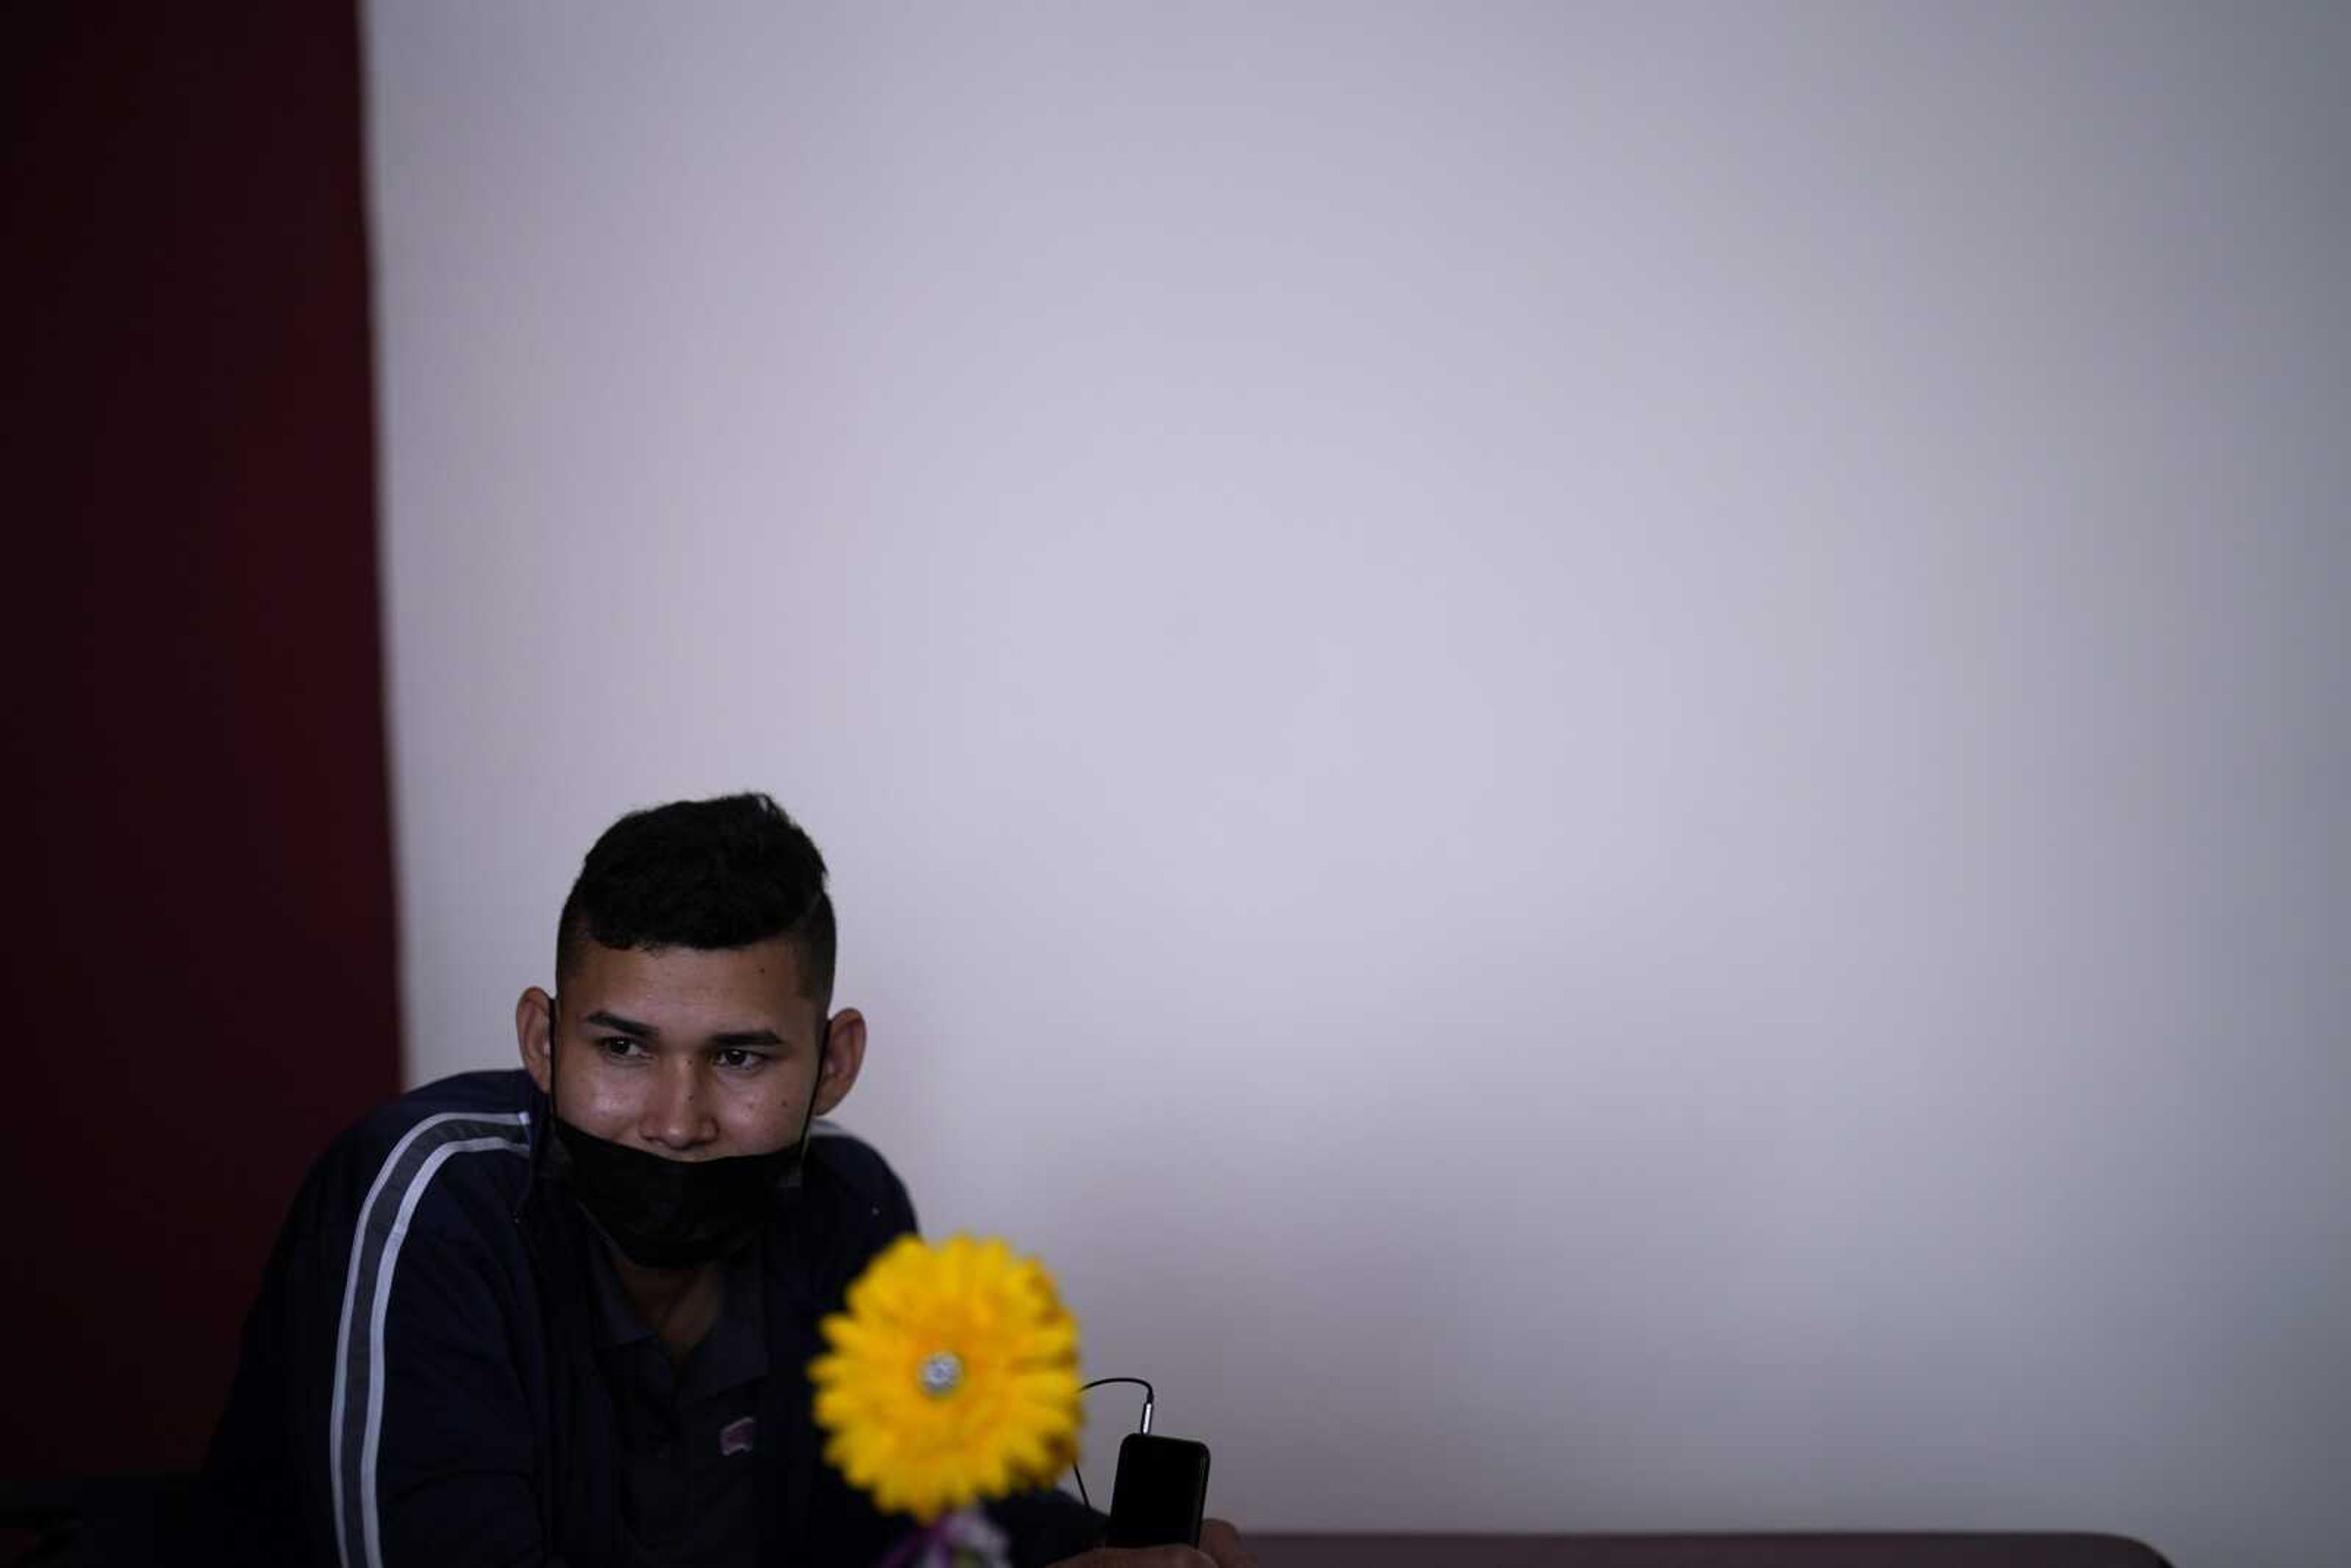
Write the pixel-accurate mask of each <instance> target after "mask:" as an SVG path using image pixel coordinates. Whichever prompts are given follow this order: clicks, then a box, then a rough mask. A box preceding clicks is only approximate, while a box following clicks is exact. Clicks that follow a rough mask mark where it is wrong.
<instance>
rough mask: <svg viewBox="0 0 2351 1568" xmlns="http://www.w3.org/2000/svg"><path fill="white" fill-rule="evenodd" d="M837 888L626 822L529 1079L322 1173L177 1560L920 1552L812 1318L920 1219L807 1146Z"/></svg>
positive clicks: (1069, 1521)
mask: <svg viewBox="0 0 2351 1568" xmlns="http://www.w3.org/2000/svg"><path fill="white" fill-rule="evenodd" d="M824 883H825V866H824V861H823V858H822V856H821V855H820V854H819V853H818V852H817V848H816V846H815V844H813V843H812V842H810V840H809V838H808V836H807V834H805V833H804V832H802V831H800V830H799V827H798V826H797V825H795V824H794V823H793V822H792V821H791V820H790V819H789V817H787V816H786V815H785V814H784V813H783V812H782V811H781V810H778V808H777V807H776V805H775V803H774V802H773V801H771V800H768V799H767V798H766V797H765V796H762V795H737V796H732V797H727V798H725V799H720V800H704V801H691V802H679V803H676V804H674V805H668V806H663V807H659V808H656V809H653V810H646V811H640V812H637V813H634V814H632V815H631V816H628V817H624V818H622V820H621V821H619V822H618V823H616V824H614V825H613V826H612V827H611V829H610V830H609V831H606V832H605V834H604V835H603V837H602V838H601V839H599V840H598V841H597V842H596V844H595V846H594V848H592V849H590V851H589V852H588V857H587V860H586V862H585V863H584V864H583V865H582V867H581V869H580V877H579V880H578V882H577V883H575V884H574V885H573V887H572V889H571V893H570V895H569V897H568V898H567V899H566V900H565V901H564V906H563V913H562V915H561V918H560V920H559V924H558V928H557V939H556V990H555V992H554V993H553V994H552V995H550V994H549V992H547V991H544V990H541V989H539V988H537V987H532V988H529V989H528V990H526V991H525V992H524V993H523V994H522V998H521V1000H520V1002H519V1003H518V1004H517V1008H516V1012H515V1032H516V1035H517V1039H518V1040H519V1042H520V1045H521V1050H522V1061H523V1071H518V1072H517V1071H506V1072H474V1073H465V1074H462V1075H460V1076H458V1077H455V1078H451V1079H446V1080H444V1081H443V1082H439V1083H434V1084H430V1085H427V1086H426V1087H424V1088H422V1089H418V1090H415V1091H413V1092H410V1093H408V1094H405V1095H403V1096H402V1097H401V1098H400V1099H398V1100H396V1101H394V1102H393V1103H392V1104H390V1105H388V1106H386V1107H384V1108H383V1109H381V1110H380V1111H378V1112H377V1113H375V1114H373V1115H372V1116H371V1117H369V1118H368V1119H366V1120H365V1121H363V1122H361V1123H360V1124H359V1125H358V1126H357V1127H354V1128H353V1129H351V1131H350V1132H349V1133H347V1134H344V1135H343V1137H342V1138H340V1140H338V1142H337V1143H336V1144H335V1145H333V1147H331V1148H330V1149H329V1151H328V1152H327V1154H326V1155H324V1156H323V1157H322V1158H321V1159H320V1161H319V1165H318V1166H317V1167H316V1168H315V1169H314V1170H313V1171H312V1173H311V1175H310V1177H309V1179H308V1182H307V1183H306V1184H305V1185H304V1187H303V1190H302V1192H301V1194H300V1195H299V1197H298V1198H297V1199H296V1202H295V1206H294V1211H293V1213H292V1215H291V1216H290V1217H289V1218H288V1220H287V1225H286V1228H285V1231H284V1233H283V1235H282V1236H281V1237H280V1238H279V1241H278V1245H277V1249H276V1252H275V1254H274V1255H273V1257H272V1258H271V1260H270V1263H269V1267H268V1270H267V1273H266V1276H265V1278H264V1281H263V1285H262V1290H261V1295H260V1299H259V1300H258V1301H257V1302H256V1305H255V1307H254V1309H253V1312H252V1314H251V1316H250V1317H249V1318H248V1320H247V1322H246V1333H245V1347H244V1358H243V1362H242V1364H241V1365H240V1367H239V1370H238V1375H237V1379H236V1384H235V1388H234V1390H233V1392H232V1394H231V1397H230V1403H229V1408H228V1411H227V1413H226V1415H225V1416H224V1417H223V1420H222V1424H221V1428H220V1431H219V1432H218V1434H217V1435H216V1436H215V1437H214V1444H213V1449H212V1453H211V1456H210V1458H209V1459H208V1461H207V1464H206V1473H205V1489H204V1490H205V1494H206V1507H207V1516H208V1519H209V1525H208V1528H207V1531H206V1536H205V1539H204V1542H202V1543H201V1549H200V1552H199V1555H201V1556H204V1557H205V1558H206V1559H208V1560H214V1561H224V1562H225V1561H235V1562H240V1563H273V1564H275V1563H317V1564H321V1565H328V1564H333V1565H337V1568H384V1565H388V1564H389V1565H406V1564H426V1565H429V1568H464V1565H466V1564H474V1563H482V1564H493V1563H494V1564H500V1565H509V1564H513V1565H520V1564H539V1563H549V1564H552V1563H567V1564H572V1565H574V1568H585V1565H587V1564H611V1565H612V1568H638V1565H652V1564H664V1565H666V1564H680V1565H685V1564H695V1565H699V1564H722V1563H726V1564H732V1563H746V1564H748V1563H788V1564H796V1565H797V1564H834V1563H839V1564H842V1565H844V1568H865V1565H868V1564H872V1563H878V1562H880V1561H881V1560H882V1559H883V1557H884V1556H885V1555H887V1554H888V1552H890V1551H891V1549H892V1548H893V1546H894V1545H896V1544H897V1543H898V1542H901V1541H903V1540H904V1538H905V1536H906V1535H907V1533H908V1532H909V1531H910V1529H911V1525H910V1521H906V1520H904V1519H892V1518H885V1517H883V1516H882V1515H881V1514H879V1513H878V1512H877V1511H875V1510H874V1508H873V1507H872V1505H871V1504H870V1503H868V1502H867V1501H866V1500H865V1499H864V1498H863V1497H862V1495H861V1494H859V1493H857V1492H855V1491H853V1490H852V1489H850V1488H849V1487H848V1486H847V1485H846V1484H845V1483H844V1482H843V1481H842V1479H841V1477H840V1476H839V1475H838V1474H837V1473H836V1472H835V1471H834V1470H833V1469H831V1467H830V1466H828V1465H826V1464H825V1463H824V1462H823V1460H822V1458H821V1454H820V1448H821V1441H820V1434H819V1433H818V1431H817V1430H816V1428H815V1427H814V1425H813V1422H812V1420H811V1417H810V1390H809V1384H808V1379H807V1376H806V1371H805V1369H806V1367H807V1365H808V1363H809V1361H810V1358H811V1357H813V1356H814V1355H816V1354H818V1352H819V1350H820V1340H819V1337H818V1332H817V1323H818V1321H819V1319H820V1318H821V1317H822V1316H824V1315H825V1314H826V1313H827V1312H831V1311H834V1310H836V1309H837V1308H838V1307H839V1306H840V1303H841V1298H842V1295H843V1292H844V1291H845V1290H846V1288H847V1286H848V1284H849V1282H850V1281H852V1279H854V1278H855V1277H856V1275H857V1274H858V1273H859V1272H860V1271H861V1270H862V1269H863V1268H864V1266H865V1263H866V1261H867V1260H869V1259H871V1258H872V1256H873V1254H874V1253H875V1252H877V1251H879V1250H880V1249H881V1248H882V1247H883V1245H884V1244H885V1243H887V1242H888V1241H889V1240H891V1239H893V1238H894V1237H896V1236H898V1235H900V1234H903V1233H904V1232H906V1231H910V1230H912V1229H913V1228H914V1211H913V1208H912V1207H911V1205H910V1204H909V1202H908V1200H907V1197H906V1193H905V1189H904V1187H903V1186H901V1185H900V1184H899V1182H898V1179H897V1177H896V1176H894V1175H893V1174H892V1172H891V1170H890V1168H889V1166H887V1165H886V1164H884V1163H883V1159H882V1157H881V1156H880V1155H878V1154H876V1153H875V1152H874V1151H873V1150H872V1149H871V1148H869V1147H867V1146H866V1145H863V1144H862V1143H859V1142H858V1141H857V1140H855V1139H854V1138H852V1137H849V1136H847V1135H846V1134H841V1133H840V1132H838V1131H836V1130H834V1129H832V1128H831V1127H830V1126H829V1125H827V1124H824V1123H822V1122H820V1120H819V1118H820V1117H822V1116H824V1115H826V1114H827V1113H830V1112H831V1111H832V1110H833V1109H834V1108H835V1107H836V1106H838V1105H839V1104H840V1103H841V1101H842V1099H844V1098H845V1097H846V1096H847V1095H848V1093H849V1092H850V1090H851V1089H852V1087H854V1086H855V1084H856V1082H857V1076H858V1072H859V1071H860V1070H861V1069H862V1066H863V1064H864V1061H865V1045H866V1030H865V1020H864V1019H863V1018H862V1017H861V1016H860V1015H859V1014H858V1012H857V1011H856V1010H855V1009H841V1010H840V1011H838V1012H835V1011H832V1010H831V991H832V980H833V956H834V928H833V915H832V904H831V898H830V897H829V896H828V895H827V894H826V892H825V885H824ZM993 1511H994V1512H995V1514H996V1517H997V1520H998V1523H999V1524H1001V1525H1002V1526H1003V1527H1004V1528H1005V1529H1006V1531H1008V1534H1009V1535H1010V1537H1011V1539H1012V1542H1013V1548H1014V1555H1015V1559H1016V1561H1017V1562H1019V1563H1022V1564H1024V1565H1025V1564H1040V1563H1051V1562H1055V1561H1061V1560H1066V1561H1070V1562H1071V1563H1083V1564H1088V1565H1095V1564H1100V1565H1103V1568H1107V1565H1109V1564H1112V1563H1119V1564H1125V1565H1128V1568H1144V1564H1152V1565H1155V1568H1156V1565H1159V1564H1165V1565H1167V1568H1175V1565H1176V1564H1179V1563H1180V1564H1191V1565H1196V1568H1208V1564H1209V1563H1211V1562H1213V1563H1216V1564H1217V1568H1235V1565H1237V1564H1240V1563H1246V1562H1247V1561H1248V1560H1249V1559H1248V1556H1247V1553H1246V1552H1245V1551H1244V1550H1243V1549H1242V1548H1241V1546H1240V1544H1239V1542H1238V1536H1237V1535H1236V1534H1235V1533H1234V1532H1233V1531H1232V1530H1231V1528H1230V1526H1228V1525H1226V1524H1223V1523H1222V1522H1221V1521H1212V1522H1211V1526H1210V1529H1209V1530H1208V1531H1207V1533H1206V1535H1205V1537H1204V1544H1205V1545H1207V1548H1208V1551H1207V1553H1206V1554H1203V1553H1199V1552H1190V1551H1188V1550H1184V1549H1174V1548H1170V1549H1162V1550H1159V1551H1155V1552H1106V1551H1089V1550H1087V1549H1088V1548H1089V1547H1091V1546H1092V1545H1093V1544H1094V1542H1098V1541H1099V1540H1100V1539H1101V1525H1102V1519H1101V1516H1100V1515H1098V1514H1096V1513H1094V1512H1093V1511H1091V1510H1089V1509H1086V1508H1083V1507H1081V1505H1080V1504H1079V1503H1077V1502H1076V1501H1075V1500H1072V1499H1070V1498H1068V1497H1066V1496H1064V1495H1063V1494H1061V1493H1059V1492H1042V1493H1037V1494H1033V1495H1030V1496H1027V1497H1023V1498H1018V1499H1014V1500H1008V1501H1007V1502H1005V1503H1003V1504H1000V1505H998V1506H997V1507H996V1508H995V1509H994V1510H993Z"/></svg>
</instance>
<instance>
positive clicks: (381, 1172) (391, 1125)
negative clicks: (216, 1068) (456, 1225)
mask: <svg viewBox="0 0 2351 1568" xmlns="http://www.w3.org/2000/svg"><path fill="white" fill-rule="evenodd" d="M532 1092H533V1089H532V1085H531V1082H530V1077H529V1075H528V1073H526V1072H524V1071H521V1070H520V1069H519V1068H517V1069H514V1070H512V1071H503V1072H499V1071H490V1072H461V1073H459V1074H457V1075H456V1076H455V1077H452V1078H444V1079H441V1080H439V1081H438V1082H432V1083H426V1084H423V1085H421V1086H419V1087H417V1088H414V1089H412V1090H410V1091H408V1092H406V1093H404V1094H402V1095H400V1096H398V1097H397V1098H395V1099H392V1100H388V1101H386V1102H385V1103H382V1104H381V1105H379V1106H377V1107H376V1108H375V1109H374V1110H373V1111H371V1112H369V1113H367V1114H366V1115H364V1116H362V1117H360V1119H359V1120H358V1121H357V1122H355V1123H353V1124H351V1125H350V1128H348V1129H347V1130H346V1131H345V1132H344V1133H343V1134H342V1135H341V1136H340V1137H339V1138H337V1139H336V1140H335V1141H334V1143H333V1144H331V1145H329V1146H328V1149H327V1151H326V1153H325V1154H323V1155H320V1156H319V1164H318V1166H317V1168H316V1169H315V1170H314V1171H313V1173H312V1181H313V1184H314V1186H317V1187H319V1189H321V1190H320V1196H321V1197H329V1198H330V1199H331V1200H333V1201H335V1203H336V1206H337V1207H343V1208H347V1209H350V1210H354V1211H356V1210H357V1209H360V1208H362V1207H371V1206H373V1205H375V1204H376V1203H378V1202H381V1201H384V1200H385V1199H386V1197H387V1195H388V1194H397V1195H399V1197H392V1198H391V1199H390V1201H392V1202H394V1203H398V1202H400V1201H401V1200H402V1198H404V1197H406V1196H407V1195H408V1194H411V1193H414V1194H417V1195H420V1196H421V1195H422V1194H423V1192H424V1191H425V1190H426V1189H427V1188H428V1186H430V1187H435V1188H440V1189H442V1190H446V1189H447V1187H448V1186H449V1185H450V1184H451V1183H452V1182H453V1181H454V1182H455V1183H456V1184H459V1185H465V1184H468V1183H470V1182H474V1181H478V1180H481V1179H484V1178H487V1179H488V1180H490V1181H492V1182H494V1183H495V1184H496V1185H497V1186H502V1187H503V1186H508V1185H514V1184H517V1183H518V1182H519V1179H520V1178H521V1176H522V1174H523V1167H522V1166H521V1164H520V1162H516V1164H515V1165H514V1166H513V1167H512V1168H511V1169H509V1168H508V1166H507V1162H506V1161H504V1160H492V1161H480V1160H468V1159H463V1158H460V1156H463V1155H476V1154H484V1153H488V1154H507V1153H511V1154H528V1152H529V1149H530V1123H531V1096H532ZM444 1170H445V1171H447V1172H448V1173H450V1175H449V1176H446V1177H444V1175H443V1173H444ZM412 1207H413V1206H412Z"/></svg>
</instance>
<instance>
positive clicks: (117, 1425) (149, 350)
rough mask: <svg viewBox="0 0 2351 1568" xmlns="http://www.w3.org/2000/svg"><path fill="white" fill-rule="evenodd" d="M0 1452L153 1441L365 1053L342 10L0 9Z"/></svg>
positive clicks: (352, 328) (357, 396)
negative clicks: (1, 690)
mask: <svg viewBox="0 0 2351 1568" xmlns="http://www.w3.org/2000/svg"><path fill="white" fill-rule="evenodd" d="M0 72H5V100H0V113H5V153H0V156H5V225H6V235H5V249H6V261H5V267H6V280H7V295H6V298H7V305H8V311H7V314H8V319H9V321H10V328H9V331H8V338H9V346H8V350H7V354H6V370H5V378H6V379H5V387H6V394H5V395H6V405H5V420H0V425H5V429H0V442H5V471H0V481H4V482H5V491H0V515H5V517H6V518H7V523H6V530H5V531H6V538H7V547H6V555H5V558H0V559H5V561H6V564H5V567H0V570H5V576H6V579H7V582H8V592H7V601H8V606H9V610H8V615H7V617H6V619H7V622H8V625H7V630H6V632H5V637H6V658H7V666H8V667H7V679H6V685H5V689H6V692H7V697H6V702H7V709H6V732H7V736H8V746H9V758H8V763H7V768H6V775H7V782H6V784H5V802H6V812H7V815H6V824H7V828H8V833H9V839H10V842H11V853H10V855H9V860H10V862H12V865H11V871H12V872H13V875H12V876H11V877H10V879H9V883H10V885H9V889H8V892H9V897H8V898H7V901H6V904H7V915H6V920H7V926H6V930H5V952H6V955H7V956H6V964H7V971H6V988H5V1007H6V1009H8V1013H9V1015H10V1017H11V1019H12V1023H13V1026H14V1027H12V1028H11V1029H10V1030H9V1031H8V1040H7V1049H6V1051H5V1062H6V1067H5V1076H0V1083H5V1085H6V1089H5V1104H6V1124H7V1132H6V1155H5V1160H6V1164H5V1181H6V1186H5V1210H0V1212H5V1226H6V1231H5V1237H6V1256H7V1259H8V1265H7V1272H8V1278H7V1280H6V1281H5V1285H0V1300H5V1301H6V1303H7V1304H6V1317H5V1343H7V1345H8V1346H9V1354H8V1359H7V1364H8V1372H7V1384H6V1386H5V1391H0V1411H5V1415H0V1423H5V1449H0V1479H18V1480H33V1479H50V1478H54V1477H57V1476H64V1475H72V1474H88V1473H94V1472H101V1471H117V1470H132V1469H187V1468H192V1467H193V1465H194V1464H195V1462H196V1461H197V1459H198V1458H199V1457H200V1455H201V1452H202V1447H203V1443H204V1438H205V1437H206V1436H207V1435H208V1433H209V1431H210V1428H211V1425H212V1422H213V1419H214V1414H215V1412H216V1410H217V1408H218V1405H219V1402H220V1399H221V1396H222V1395H223V1393H224V1391H225V1387H226V1385H227V1379H228V1375H229V1372H230V1369H231V1366H232V1364H233V1361H234V1356H235V1336H236V1331H237V1326H238V1322H239V1320H240V1318H241V1316H242V1313H243V1311H244V1308H245V1305H246V1300H247V1298H248V1296H249V1293H250V1291H252V1289H253V1286H254V1282H255V1280H256V1275H257V1273H258V1271H259V1269H260V1266H261V1263H262V1260H263V1257H264V1255H265V1253H266V1249H267V1246H268V1242H269V1239H270V1237H271V1235H272V1233H273V1231H274V1230H275V1228H276V1227H277V1221H278V1219H279V1218H280V1217H281V1215H282V1214H283V1213H284V1210H285V1206H286V1203H287V1198H288V1197H289V1196H290V1195H291V1193H292V1190H293V1187H294V1185H295V1183H296V1182H297V1181H298V1178H299V1176H300V1175H301V1172H302V1170H303V1168H304V1166H305V1165H306V1164H307V1162H308V1160H309V1158H310V1157H311V1156H312V1155H314V1154H315V1153H316V1152H317V1150H318V1149H319V1146H320V1145H322V1144H323V1143H324V1142H325V1140H326V1139H327V1138H328V1137H329V1136H330V1135H331V1134H333V1133H334V1131H335V1130H337V1129H338V1128H339V1127H340V1126H341V1125H343V1124H345V1123H347V1122H349V1121H350V1119H351V1118H352V1117H353V1116H355V1115H356V1114H357V1113H359V1112H360V1111H361V1110H362V1109H364V1108H365V1107H366V1106H367V1105H369V1104H371V1103H373V1102H374V1101H376V1100H378V1099H380V1098H381V1097H382V1096H384V1095H386V1094H388V1093H390V1092H392V1091H393V1090H394V1088H395V1087H396V1084H397V1079H398V1074H399V1057H398V1050H399V1048H398V1028H397V1018H396V1010H395V1009H396V1002H397V988H396V980H395V974H394V968H393V963H394V948H395V932H394V925H393V908H392V866H391V838H390V831H389V828H388V816H389V813H388V808H387V804H386V790H387V780H386V766H385V747H384V729H383V717H382V695H381V693H382V679H381V668H380V664H379V653H378V612H377V601H376V545H375V522H374V513H375V495H374V488H375V477H374V456H373V439H374V438H373V429H372V413H371V398H372V392H371V381H370V377H371V370H370V344H369V329H368V291H367V250H366V242H365V233H364V227H363V217H362V214H363V201H362V194H361V191H362V184H361V160H360V67H359V48H358V27H357V18H356V16H355V15H354V14H353V13H352V12H351V11H350V9H348V8H344V7H339V6H336V5H303V4H290V3H289V4H277V5H236V6H229V7H214V6H177V5H139V6H120V7H116V6H107V5H68V4H50V5H43V4H35V5H24V6H16V7H11V8H10V12H9V16H8V19H7V20H6V22H5V23H0Z"/></svg>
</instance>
